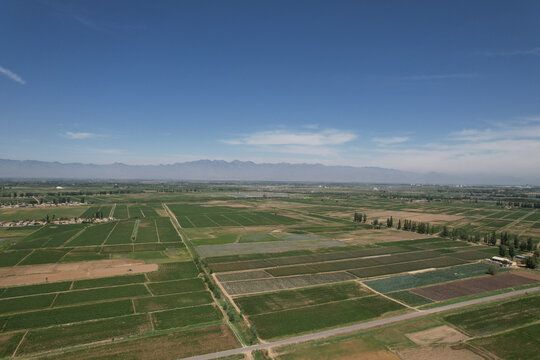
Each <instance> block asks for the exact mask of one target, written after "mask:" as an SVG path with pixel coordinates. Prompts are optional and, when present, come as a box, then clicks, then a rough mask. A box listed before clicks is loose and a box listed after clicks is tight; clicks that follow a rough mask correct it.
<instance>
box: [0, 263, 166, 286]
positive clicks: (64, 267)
mask: <svg viewBox="0 0 540 360" xmlns="http://www.w3.org/2000/svg"><path fill="white" fill-rule="evenodd" d="M157 269H158V265H157V264H146V263H145V262H144V261H143V260H132V259H115V260H96V261H83V262H73V263H67V264H45V265H29V266H16V267H8V268H0V287H10V286H19V285H32V284H43V283H47V282H56V281H64V280H81V279H94V278H101V277H108V276H116V275H132V274H139V273H146V272H150V271H156V270H157Z"/></svg>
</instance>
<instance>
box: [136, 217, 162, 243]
mask: <svg viewBox="0 0 540 360" xmlns="http://www.w3.org/2000/svg"><path fill="white" fill-rule="evenodd" d="M135 242H137V243H152V242H158V235H157V227H156V224H155V222H154V221H153V220H141V221H139V228H138V230H137V238H136V240H135Z"/></svg>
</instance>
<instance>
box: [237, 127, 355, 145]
mask: <svg viewBox="0 0 540 360" xmlns="http://www.w3.org/2000/svg"><path fill="white" fill-rule="evenodd" d="M355 138H356V135H355V134H353V133H351V132H347V131H339V130H322V131H312V132H289V131H281V130H278V131H265V132H258V133H254V134H251V135H249V136H247V137H245V138H243V139H242V140H241V141H242V142H243V143H245V144H247V145H303V146H321V145H341V144H344V143H346V142H349V141H351V140H353V139H355Z"/></svg>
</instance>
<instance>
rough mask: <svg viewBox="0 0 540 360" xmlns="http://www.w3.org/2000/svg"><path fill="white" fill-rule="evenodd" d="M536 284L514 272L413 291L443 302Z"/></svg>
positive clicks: (533, 280) (532, 280) (534, 280)
mask: <svg viewBox="0 0 540 360" xmlns="http://www.w3.org/2000/svg"><path fill="white" fill-rule="evenodd" d="M535 282H538V280H536V279H531V278H530V277H525V276H521V275H519V274H518V273H515V272H513V273H504V274H500V275H496V276H482V277H479V278H473V279H467V280H460V281H454V282H451V283H447V284H441V285H432V286H426V287H423V288H418V289H413V290H411V291H412V292H413V293H415V294H417V295H420V296H423V297H426V298H428V299H431V300H434V301H442V300H449V299H454V298H457V297H462V296H467V295H473V294H479V293H483V292H486V291H493V290H499V289H505V288H509V287H514V286H518V285H527V284H533V283H535Z"/></svg>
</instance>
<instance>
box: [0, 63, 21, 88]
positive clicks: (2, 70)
mask: <svg viewBox="0 0 540 360" xmlns="http://www.w3.org/2000/svg"><path fill="white" fill-rule="evenodd" d="M0 73H1V74H3V75H5V76H6V77H8V78H10V79H11V80H13V81H15V82H18V83H19V84H21V85H24V84H26V81H24V80H23V79H22V78H21V77H20V76H19V75H17V74H15V73H14V72H13V71H10V70H8V69H6V68H4V67H2V66H0Z"/></svg>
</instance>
